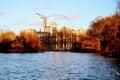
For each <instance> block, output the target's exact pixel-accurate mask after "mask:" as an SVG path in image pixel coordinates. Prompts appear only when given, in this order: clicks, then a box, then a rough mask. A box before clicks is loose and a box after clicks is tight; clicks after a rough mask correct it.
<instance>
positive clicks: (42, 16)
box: [36, 13, 47, 27]
mask: <svg viewBox="0 0 120 80" xmlns="http://www.w3.org/2000/svg"><path fill="white" fill-rule="evenodd" d="M36 15H39V16H40V18H42V19H43V26H44V27H46V26H47V16H44V15H41V14H39V13H36Z"/></svg>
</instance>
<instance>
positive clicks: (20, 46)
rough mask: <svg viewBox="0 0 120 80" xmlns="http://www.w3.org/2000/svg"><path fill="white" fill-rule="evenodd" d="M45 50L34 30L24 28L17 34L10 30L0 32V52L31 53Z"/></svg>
mask: <svg viewBox="0 0 120 80" xmlns="http://www.w3.org/2000/svg"><path fill="white" fill-rule="evenodd" d="M43 51H46V48H45V45H44V44H43V43H41V42H40V39H39V38H38V36H37V33H36V32H35V31H34V30H24V31H22V32H21V33H20V34H19V35H16V34H15V33H14V32H12V31H7V32H3V33H1V34H0V52H2V53H28V52H29V53H33V52H43Z"/></svg>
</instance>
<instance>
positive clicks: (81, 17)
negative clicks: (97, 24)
mask: <svg viewBox="0 0 120 80" xmlns="http://www.w3.org/2000/svg"><path fill="white" fill-rule="evenodd" d="M115 9H116V0H0V31H5V30H12V31H14V32H15V33H19V32H20V31H21V30H24V29H29V28H31V29H35V30H37V31H38V30H40V29H43V26H42V18H40V16H39V15H36V13H39V14H41V15H43V16H47V18H48V20H47V25H50V23H51V22H57V23H58V26H59V27H60V28H62V27H63V26H66V27H68V28H74V29H80V28H83V29H88V28H89V26H90V24H91V22H92V21H94V20H95V19H96V18H97V17H105V16H110V15H113V14H114V13H115Z"/></svg>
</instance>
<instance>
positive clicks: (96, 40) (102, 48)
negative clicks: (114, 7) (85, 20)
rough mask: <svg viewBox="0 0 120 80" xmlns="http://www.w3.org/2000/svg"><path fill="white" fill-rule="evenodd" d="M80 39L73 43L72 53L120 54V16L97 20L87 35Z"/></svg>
mask: <svg viewBox="0 0 120 80" xmlns="http://www.w3.org/2000/svg"><path fill="white" fill-rule="evenodd" d="M80 37H81V40H79V41H75V42H74V43H73V47H72V50H73V51H92V52H102V53H103V54H109V53H110V54H113V53H117V54H118V53H120V14H115V15H112V16H108V17H105V18H102V17H99V18H97V19H96V20H95V21H93V22H92V24H91V25H90V27H89V29H88V30H87V34H86V35H84V36H80Z"/></svg>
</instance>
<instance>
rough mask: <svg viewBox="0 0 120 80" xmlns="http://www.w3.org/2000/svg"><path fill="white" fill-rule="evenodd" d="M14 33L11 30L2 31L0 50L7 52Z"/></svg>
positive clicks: (14, 36)
mask: <svg viewBox="0 0 120 80" xmlns="http://www.w3.org/2000/svg"><path fill="white" fill-rule="evenodd" d="M15 38H16V34H15V33H14V32H12V31H7V32H3V33H1V35H0V52H8V50H9V48H10V46H11V43H12V41H13V40H14V39H15Z"/></svg>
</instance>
